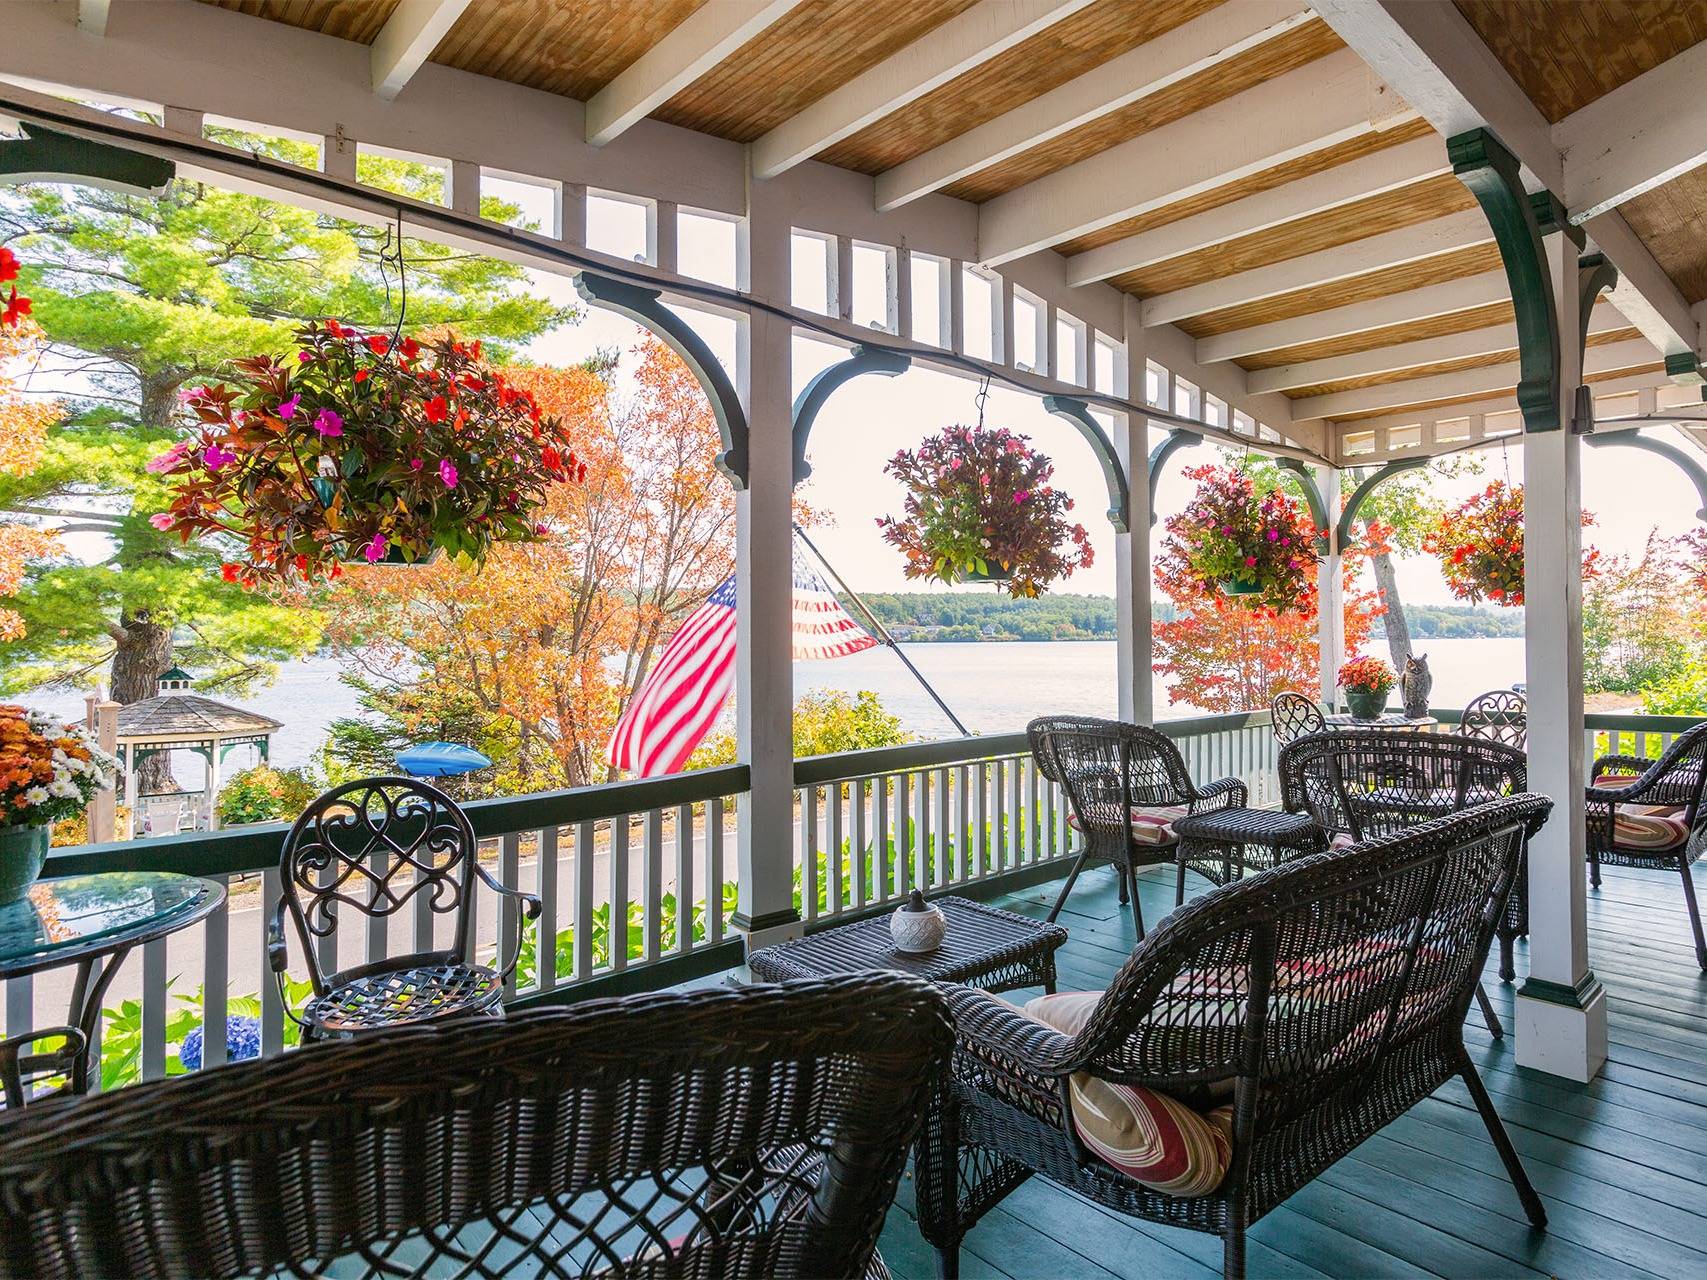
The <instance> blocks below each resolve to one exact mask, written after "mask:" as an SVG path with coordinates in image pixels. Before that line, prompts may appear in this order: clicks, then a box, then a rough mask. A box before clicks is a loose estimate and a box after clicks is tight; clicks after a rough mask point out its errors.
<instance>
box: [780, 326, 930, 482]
mask: <svg viewBox="0 0 1707 1280" xmlns="http://www.w3.org/2000/svg"><path fill="white" fill-rule="evenodd" d="M912 363H913V358H912V357H911V356H908V355H903V354H902V353H901V352H899V351H890V350H888V349H887V348H884V347H866V346H859V347H855V348H854V349H853V354H852V355H850V356H849V357H848V358H847V359H846V360H840V361H837V362H836V363H835V364H833V365H831V366H830V367H829V368H828V369H825V370H824V371H823V372H822V373H820V374H819V375H818V376H817V377H815V378H813V379H812V381H811V382H808V383H807V384H806V389H805V390H804V391H802V392H801V393H800V394H799V395H798V396H796V397H795V400H794V483H795V484H799V483H800V482H801V481H802V480H804V479H806V477H807V476H809V475H811V474H812V464H811V463H809V462H807V461H806V443H807V441H808V440H810V439H811V437H812V427H813V425H814V424H815V423H816V422H817V421H818V414H819V413H820V412H821V411H822V410H823V408H824V405H825V404H826V403H828V402H829V399H830V397H831V396H832V395H834V394H835V392H836V388H838V387H840V386H841V385H842V384H843V383H844V382H851V381H853V379H855V378H857V377H859V376H860V375H861V374H862V373H875V374H878V375H879V376H881V377H885V378H893V377H895V376H896V375H897V374H902V373H905V372H906V371H907V369H908V368H909V366H911V365H912Z"/></svg>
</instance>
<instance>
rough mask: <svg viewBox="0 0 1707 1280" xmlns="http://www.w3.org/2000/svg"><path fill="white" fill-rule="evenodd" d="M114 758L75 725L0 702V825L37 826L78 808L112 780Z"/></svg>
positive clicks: (85, 804)
mask: <svg viewBox="0 0 1707 1280" xmlns="http://www.w3.org/2000/svg"><path fill="white" fill-rule="evenodd" d="M116 768H117V762H116V761H115V760H114V759H113V757H112V756H110V755H108V754H107V753H106V752H105V751H102V750H101V748H100V746H99V745H98V744H97V742H96V741H95V738H94V735H93V734H91V733H90V732H89V731H88V730H87V729H84V728H82V727H81V726H79V725H68V724H61V723H59V722H58V721H57V720H55V719H54V718H53V717H52V716H48V715H44V714H42V713H41V712H38V711H27V710H25V709H24V708H23V707H14V706H0V827H13V826H26V827H41V826H46V825H48V824H49V823H53V822H58V821H60V820H61V819H65V818H73V817H76V816H77V815H78V814H80V813H82V812H83V810H84V809H85V808H86V807H87V806H88V804H89V801H90V799H91V798H92V797H93V796H94V794H95V793H96V792H97V791H101V790H104V789H107V788H110V787H111V786H112V785H113V775H114V771H115V769H116Z"/></svg>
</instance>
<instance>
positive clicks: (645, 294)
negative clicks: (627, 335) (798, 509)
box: [575, 271, 747, 489]
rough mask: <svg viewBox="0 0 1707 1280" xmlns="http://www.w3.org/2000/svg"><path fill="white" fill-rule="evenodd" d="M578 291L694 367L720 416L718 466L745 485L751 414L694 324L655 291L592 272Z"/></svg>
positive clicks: (733, 480) (732, 480)
mask: <svg viewBox="0 0 1707 1280" xmlns="http://www.w3.org/2000/svg"><path fill="white" fill-rule="evenodd" d="M575 292H576V293H578V294H580V295H581V298H582V300H583V301H586V302H590V303H592V304H593V305H594V306H597V307H603V308H604V309H605V310H607V311H615V312H617V313H618V314H620V315H625V316H627V317H628V318H629V319H630V320H633V321H636V322H637V323H639V324H642V325H644V326H646V328H648V329H650V330H651V331H652V332H653V333H655V334H657V335H658V338H659V339H660V340H661V341H662V342H663V343H664V345H665V346H667V347H669V348H670V350H672V351H674V352H675V353H676V354H677V355H679V356H680V357H681V358H682V359H683V360H684V361H685V362H686V363H687V366H688V368H690V369H692V370H693V373H694V377H696V378H698V379H699V385H700V386H701V387H703V388H704V389H705V396H706V399H708V400H709V401H711V413H712V416H713V417H714V418H716V419H717V432H718V435H719V436H721V437H722V440H723V451H722V452H721V453H719V454H718V455H717V469H718V470H719V471H721V472H722V473H723V474H724V475H726V476H728V477H729V481H730V483H731V484H733V485H734V486H735V487H736V488H737V489H745V488H746V487H747V413H746V410H745V409H743V408H742V407H741V397H740V396H738V395H737V394H736V393H735V387H734V384H733V383H731V382H730V381H729V375H728V374H727V373H725V372H724V371H723V366H722V365H721V364H720V363H718V360H717V357H716V356H715V355H713V354H712V353H711V348H710V347H708V346H706V345H705V340H704V339H703V338H701V337H700V336H699V335H698V334H697V333H695V332H694V331H693V328H692V326H690V325H689V324H688V322H687V321H685V320H683V319H682V318H681V317H680V316H679V315H677V314H676V313H675V312H674V311H671V310H670V309H669V308H668V307H666V306H665V305H664V304H663V303H662V302H661V301H659V297H660V295H659V292H658V290H656V289H642V288H641V287H640V286H639V285H633V284H628V283H627V282H626V281H622V280H613V279H611V278H610V277H609V276H601V275H598V274H597V273H595V272H592V271H583V272H582V273H581V274H580V275H578V276H576V277H575Z"/></svg>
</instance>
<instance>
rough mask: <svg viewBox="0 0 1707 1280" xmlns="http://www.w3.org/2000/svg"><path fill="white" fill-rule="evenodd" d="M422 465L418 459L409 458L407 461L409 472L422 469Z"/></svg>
mask: <svg viewBox="0 0 1707 1280" xmlns="http://www.w3.org/2000/svg"><path fill="white" fill-rule="evenodd" d="M424 465H425V464H424V463H422V461H421V460H420V459H419V458H410V459H409V470H411V471H419V470H420V469H421V468H422V466H424Z"/></svg>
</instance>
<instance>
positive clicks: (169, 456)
mask: <svg viewBox="0 0 1707 1280" xmlns="http://www.w3.org/2000/svg"><path fill="white" fill-rule="evenodd" d="M187 448H189V445H188V444H187V443H186V442H185V441H183V440H180V441H178V443H177V444H175V445H173V446H172V447H171V448H170V449H168V450H166V452H165V453H161V454H156V455H155V456H154V457H152V458H150V459H149V460H148V462H147V464H146V466H145V467H144V470H146V471H149V472H151V473H152V474H154V475H159V474H160V473H161V472H163V471H170V470H171V469H172V468H173V467H175V466H177V465H178V464H179V463H180V462H182V461H183V460H184V450H186V449H187Z"/></svg>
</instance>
